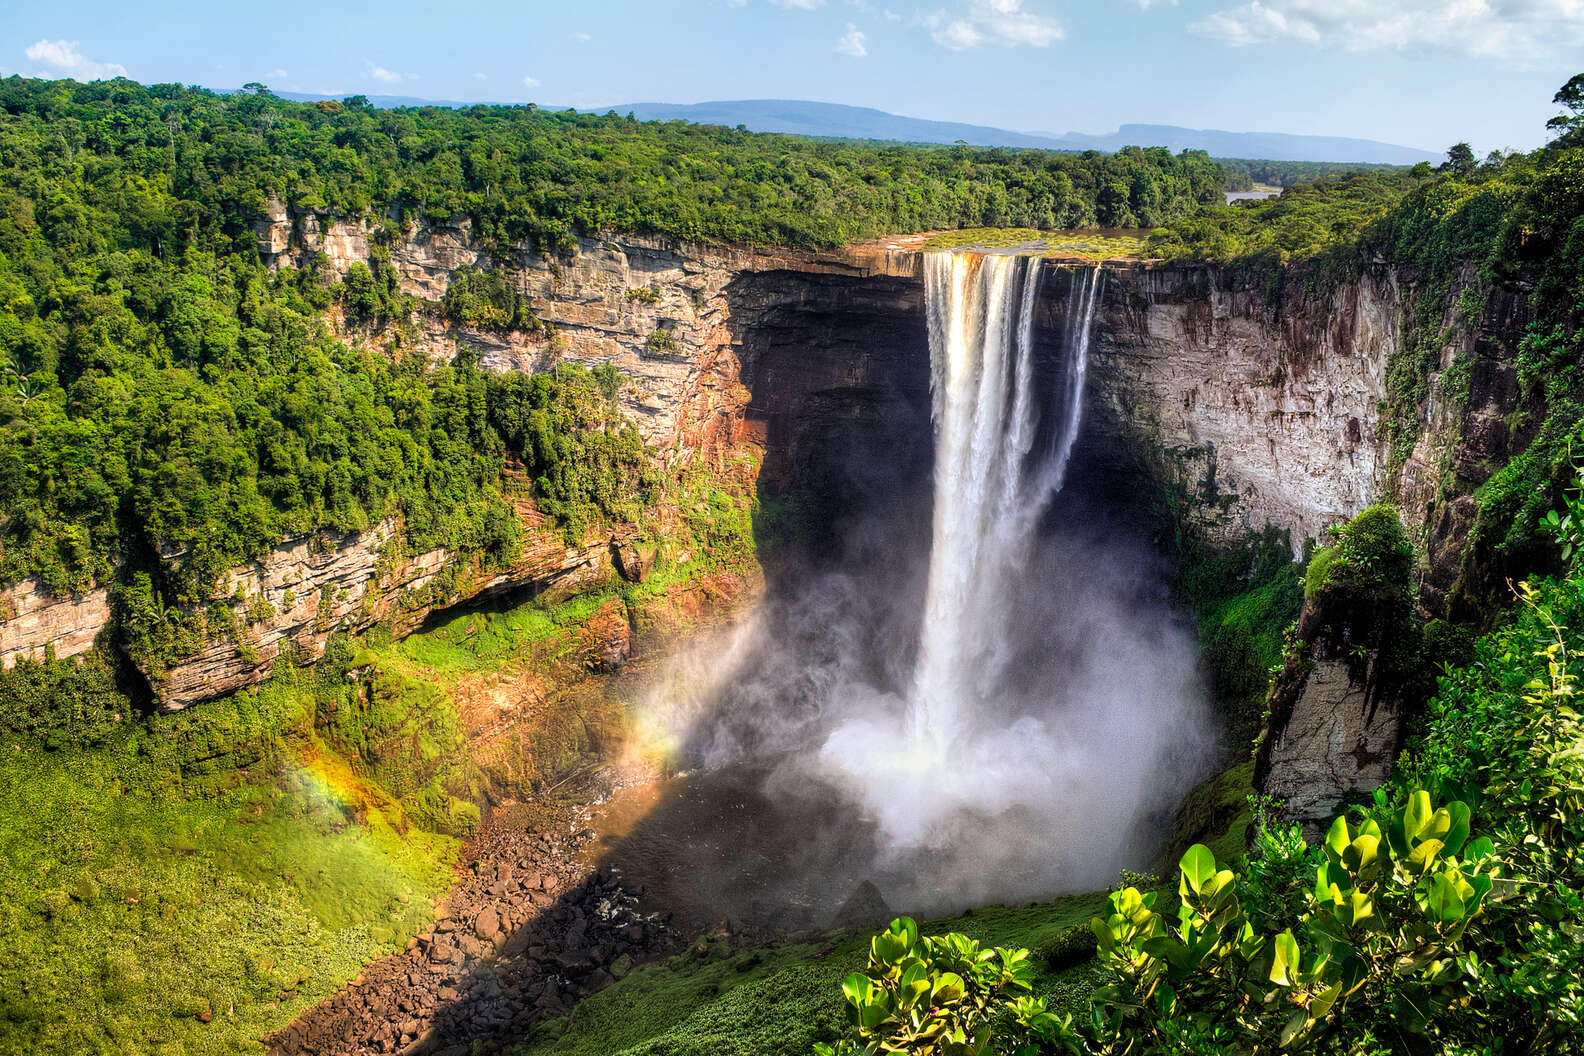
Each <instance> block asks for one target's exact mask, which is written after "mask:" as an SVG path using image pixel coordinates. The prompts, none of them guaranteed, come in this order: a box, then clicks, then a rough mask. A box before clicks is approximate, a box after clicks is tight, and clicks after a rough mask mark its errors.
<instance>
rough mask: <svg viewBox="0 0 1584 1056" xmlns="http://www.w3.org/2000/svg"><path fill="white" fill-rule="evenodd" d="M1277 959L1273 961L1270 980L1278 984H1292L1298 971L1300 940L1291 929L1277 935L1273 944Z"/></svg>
mask: <svg viewBox="0 0 1584 1056" xmlns="http://www.w3.org/2000/svg"><path fill="white" fill-rule="evenodd" d="M1271 951H1272V953H1273V954H1274V957H1275V959H1274V960H1273V961H1272V962H1271V969H1270V981H1271V982H1273V983H1275V984H1276V985H1277V986H1292V985H1293V976H1294V975H1296V974H1297V973H1298V940H1297V939H1295V938H1293V933H1292V932H1291V931H1284V932H1282V933H1281V934H1280V935H1278V936H1276V938H1275V940H1274V941H1273V942H1272V944H1271Z"/></svg>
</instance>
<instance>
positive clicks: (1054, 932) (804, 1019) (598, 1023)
mask: <svg viewBox="0 0 1584 1056" xmlns="http://www.w3.org/2000/svg"><path fill="white" fill-rule="evenodd" d="M1104 901H1105V896H1104V895H1101V894H1090V895H1077V896H1074V897H1071V898H1063V899H1058V900H1057V901H1055V902H1048V903H1036V904H1033V905H1029V906H1023V907H1019V908H1015V909H1012V908H1006V907H1002V906H991V907H988V908H985V909H980V910H975V911H972V912H970V913H967V914H964V915H962V916H957V917H946V918H941V919H939V920H932V921H927V922H926V923H925V930H926V931H928V932H931V933H940V932H947V931H960V932H963V933H965V934H968V935H971V936H973V937H974V938H976V939H979V940H980V941H982V942H986V943H991V944H995V945H1018V946H1034V947H1038V946H1039V945H1040V944H1041V943H1043V942H1044V941H1046V940H1047V939H1050V938H1054V937H1056V936H1058V935H1060V934H1062V933H1064V932H1066V931H1068V930H1070V929H1071V928H1073V927H1076V926H1079V925H1082V924H1085V923H1087V922H1088V920H1089V918H1090V917H1091V916H1093V915H1094V914H1095V913H1096V912H1098V911H1099V909H1100V907H1101V906H1102V905H1103V904H1104ZM868 947H869V935H868V933H866V932H865V933H857V932H843V933H840V934H838V935H835V936H832V937H831V938H830V939H829V940H828V941H825V942H821V943H793V944H787V945H782V946H773V947H767V948H761V949H749V950H740V951H733V950H732V949H731V948H730V945H729V943H728V941H727V940H725V939H714V940H710V941H708V942H701V943H699V944H697V945H695V946H694V947H693V948H691V949H690V950H689V951H688V952H686V953H684V954H681V955H679V956H677V957H675V958H673V959H672V960H671V961H670V962H669V963H668V964H664V965H652V966H649V967H645V968H640V969H638V970H637V971H635V972H633V973H632V974H631V975H629V976H627V977H626V978H625V979H623V980H621V981H620V982H619V983H617V984H616V985H614V986H612V987H610V988H608V989H606V990H603V991H601V992H600V993H598V994H596V995H594V996H593V997H591V998H589V999H588V1000H586V1001H584V1002H583V1003H582V1004H581V1005H579V1006H578V1008H577V1009H576V1011H574V1012H573V1014H572V1016H571V1017H570V1018H569V1019H567V1020H561V1021H556V1022H554V1023H552V1024H547V1025H546V1026H545V1027H544V1028H541V1031H540V1034H539V1036H538V1037H536V1038H534V1039H531V1040H530V1041H529V1042H528V1043H527V1044H525V1045H524V1046H523V1047H522V1048H521V1049H519V1050H517V1051H518V1053H519V1056H618V1054H619V1056H640V1054H642V1056H807V1053H808V1052H809V1051H810V1047H811V1046H812V1045H813V1043H814V1042H815V1041H820V1040H828V1039H831V1038H834V1037H836V1036H837V1035H838V1034H839V1033H840V1031H841V1030H842V1029H843V1021H842V1001H841V987H840V980H841V978H842V977H843V976H844V975H846V974H847V973H849V972H853V971H857V970H859V969H861V968H862V967H863V963H864V959H865V957H866V956H867V952H868ZM1085 971H1086V969H1084V968H1079V969H1074V970H1070V971H1069V972H1067V973H1063V975H1062V976H1057V975H1054V974H1050V973H1046V974H1042V975H1041V976H1040V978H1039V980H1038V982H1037V984H1036V989H1037V990H1040V991H1041V992H1054V991H1057V990H1059V989H1063V988H1071V987H1072V986H1073V985H1074V984H1075V982H1078V980H1076V979H1075V973H1084V972H1085Z"/></svg>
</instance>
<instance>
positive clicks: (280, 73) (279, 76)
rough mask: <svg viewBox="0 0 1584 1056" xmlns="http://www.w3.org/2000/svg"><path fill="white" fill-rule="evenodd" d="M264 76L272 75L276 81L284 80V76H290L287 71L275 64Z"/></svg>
mask: <svg viewBox="0 0 1584 1056" xmlns="http://www.w3.org/2000/svg"><path fill="white" fill-rule="evenodd" d="M264 76H266V77H272V78H274V79H275V80H277V81H284V80H285V79H286V78H288V77H290V76H291V74H289V73H287V72H286V71H285V70H283V69H281V68H280V67H279V66H277V67H275V68H274V69H273V70H271V71H270V72H268V73H266V74H265V75H264Z"/></svg>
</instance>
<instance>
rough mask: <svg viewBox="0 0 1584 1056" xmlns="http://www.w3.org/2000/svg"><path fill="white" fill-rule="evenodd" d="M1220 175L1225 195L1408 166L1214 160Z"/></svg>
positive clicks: (1396, 171) (1234, 159) (1389, 171)
mask: <svg viewBox="0 0 1584 1056" xmlns="http://www.w3.org/2000/svg"><path fill="white" fill-rule="evenodd" d="M1216 162H1217V164H1219V165H1220V166H1221V171H1222V172H1224V173H1226V181H1225V183H1224V184H1223V186H1224V187H1225V188H1226V189H1227V190H1229V191H1248V190H1253V189H1254V186H1255V185H1256V184H1259V185H1261V186H1264V187H1291V186H1293V185H1294V184H1300V183H1314V182H1315V181H1317V180H1321V179H1329V178H1334V177H1338V176H1345V175H1347V174H1349V173H1354V172H1372V173H1378V174H1381V175H1388V174H1391V173H1399V172H1405V171H1407V169H1408V166H1405V165H1385V164H1374V163H1364V162H1353V161H1347V162H1342V161H1268V160H1265V159H1259V158H1217V159H1216Z"/></svg>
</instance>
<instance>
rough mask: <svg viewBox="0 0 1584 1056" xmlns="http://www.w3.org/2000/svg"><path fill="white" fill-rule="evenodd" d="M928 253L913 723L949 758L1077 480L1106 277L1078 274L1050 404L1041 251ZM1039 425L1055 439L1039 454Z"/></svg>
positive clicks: (1011, 632) (997, 669)
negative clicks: (923, 558)
mask: <svg viewBox="0 0 1584 1056" xmlns="http://www.w3.org/2000/svg"><path fill="white" fill-rule="evenodd" d="M924 260H925V264H924V268H925V272H924V277H925V292H926V298H927V304H928V306H929V339H930V368H931V378H930V382H931V388H932V390H933V395H934V414H935V431H936V437H935V521H934V532H933V541H932V546H931V550H930V566H929V587H928V591H927V594H926V600H925V610H924V623H923V630H922V633H921V637H920V641H919V655H918V663H917V667H916V668H915V671H914V676H913V688H912V692H911V694H910V697H909V712H908V729H909V733H910V735H911V737H912V739H913V741H914V744H915V747H917V748H919V749H921V750H924V751H926V752H928V753H930V754H932V755H938V754H940V753H942V752H944V751H945V750H946V749H948V748H949V747H950V746H951V745H952V744H953V742H955V741H957V740H958V739H959V738H960V737H961V736H963V735H965V734H968V733H971V732H972V724H973V720H974V717H975V715H976V714H977V712H978V711H979V706H980V705H981V704H982V703H983V702H984V701H985V700H986V699H987V698H988V697H989V696H991V695H992V694H995V693H997V692H998V689H999V686H1000V684H1001V682H1002V677H1003V675H1004V672H1005V668H1006V665H1007V662H1008V661H1009V660H1010V658H1011V649H1010V648H1009V643H1013V642H1016V641H1018V640H1020V637H1021V636H1019V635H1018V634H1016V633H1015V629H1014V628H1013V627H1012V626H1011V621H1013V620H1015V619H1017V618H1018V613H1017V612H1016V611H1014V610H1013V608H1012V607H1011V606H1009V605H1007V603H1006V600H1007V593H1008V590H1009V589H1010V587H1011V586H1012V581H1013V578H1014V577H1016V576H1017V575H1018V574H1019V573H1020V572H1021V571H1023V570H1024V569H1026V568H1027V565H1028V557H1029V550H1030V546H1031V544H1032V542H1033V536H1034V532H1035V529H1036V527H1037V525H1038V523H1039V520H1040V518H1041V517H1042V516H1043V514H1044V513H1045V510H1046V507H1047V506H1048V505H1049V503H1050V500H1051V498H1052V497H1053V496H1054V495H1055V494H1056V493H1057V492H1059V491H1060V490H1061V487H1062V484H1063V482H1064V481H1065V479H1066V475H1067V464H1068V462H1069V460H1070V459H1071V457H1072V450H1073V445H1074V443H1075V442H1076V440H1077V438H1078V432H1079V428H1080V426H1081V424H1082V419H1083V386H1084V376H1085V373H1086V368H1087V361H1088V353H1089V334H1090V330H1091V327H1092V324H1093V321H1094V311H1095V304H1096V302H1097V301H1098V300H1099V291H1100V285H1101V272H1100V269H1099V268H1096V269H1095V270H1094V272H1093V273H1092V274H1078V275H1075V276H1074V277H1073V283H1072V291H1071V294H1070V296H1069V302H1068V306H1067V325H1066V333H1065V334H1064V341H1063V347H1062V350H1061V351H1062V353H1063V355H1064V356H1065V357H1066V362H1065V363H1064V364H1063V366H1062V371H1061V375H1060V377H1061V383H1060V384H1059V386H1058V388H1059V389H1060V398H1059V399H1058V400H1054V401H1052V400H1041V399H1040V398H1039V397H1038V394H1037V393H1036V392H1035V391H1034V378H1035V369H1034V306H1035V303H1036V301H1037V299H1038V294H1039V277H1040V270H1041V268H1040V261H1039V259H1038V258H1035V257H1018V256H983V257H981V256H970V255H967V254H956V253H931V254H928V255H926V256H925V258H924ZM1044 417H1048V418H1049V419H1050V420H1049V421H1043V422H1042V420H1041V419H1042V418H1044ZM1042 429H1043V431H1044V432H1045V433H1046V435H1047V436H1048V438H1049V439H1048V442H1047V444H1045V445H1044V447H1043V450H1041V451H1039V452H1035V451H1034V444H1035V440H1036V438H1037V437H1038V436H1039V434H1040V432H1041V430H1042Z"/></svg>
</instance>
